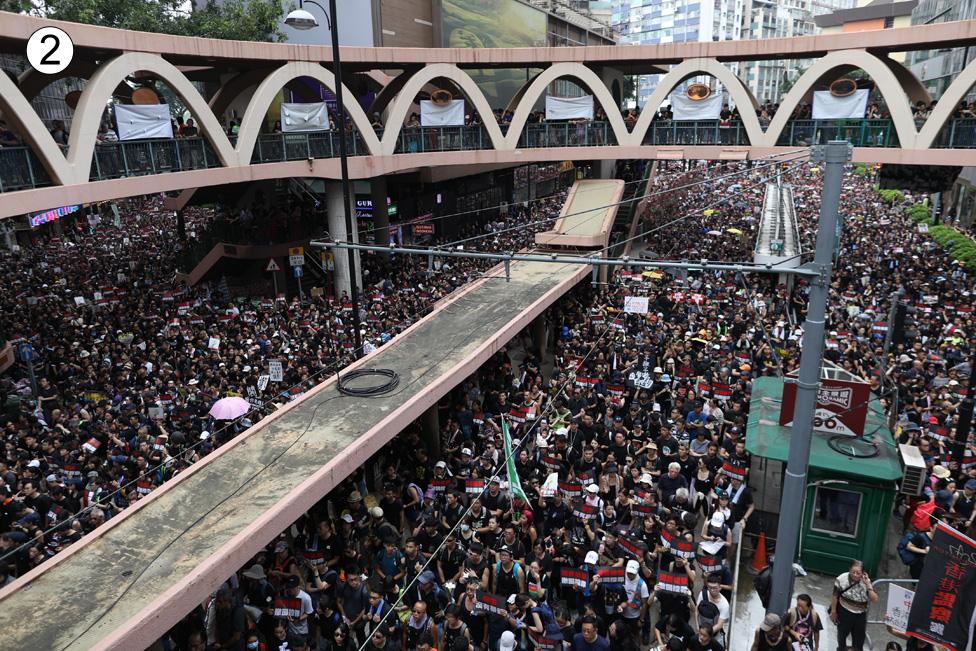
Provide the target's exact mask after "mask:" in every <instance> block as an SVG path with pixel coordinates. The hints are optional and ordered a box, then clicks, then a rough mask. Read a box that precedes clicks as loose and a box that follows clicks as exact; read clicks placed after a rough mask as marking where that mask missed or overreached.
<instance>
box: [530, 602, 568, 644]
mask: <svg viewBox="0 0 976 651" xmlns="http://www.w3.org/2000/svg"><path fill="white" fill-rule="evenodd" d="M532 612H534V613H539V618H540V619H542V626H543V628H544V629H545V636H546V639H548V640H556V641H561V640H563V631H562V629H561V628H559V624H557V623H556V616H555V615H554V614H553V612H552V607H551V606H550V605H549V604H545V603H543V604H539V605H538V606H536V607H535V608H533V609H532Z"/></svg>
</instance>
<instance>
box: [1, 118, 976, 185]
mask: <svg viewBox="0 0 976 651" xmlns="http://www.w3.org/2000/svg"><path fill="white" fill-rule="evenodd" d="M501 127H502V132H503V133H504V132H506V131H507V127H508V125H501ZM377 135H378V136H380V137H382V133H381V132H380V133H378V134H377ZM340 137H341V136H340V134H339V132H336V131H325V132H315V133H274V134H264V135H261V136H259V137H258V139H257V141H256V142H255V145H254V150H253V152H252V154H251V163H252V164H261V163H277V162H283V161H297V160H308V159H315V158H334V157H337V156H338V155H339V138H340ZM345 138H346V143H347V146H348V151H349V155H350V156H368V155H370V151H369V149H368V148H367V146H366V143H365V141H364V140H363V137H362V136H361V135H360V134H359V132H356V131H353V132H347V133H346V134H345ZM835 139H846V140H849V141H850V142H851V143H852V144H853V145H854V146H855V147H898V146H899V143H898V135H897V134H896V132H895V128H894V123H893V122H892V121H891V120H867V119H864V120H791V121H789V122H787V123H786V126H785V127H784V129H783V131H782V133H781V134H780V136H779V139H778V140H777V143H776V144H777V145H778V146H783V147H804V146H809V145H814V144H824V143H826V142H828V141H830V140H835ZM234 140H236V139H235V138H232V139H231V141H232V142H234ZM617 144H618V143H617V139H616V136H615V134H614V132H613V129H611V128H610V124H609V123H608V122H602V121H591V122H544V123H533V124H526V125H525V128H524V129H523V131H522V133H521V134H520V136H519V141H518V146H519V147H520V148H523V149H538V148H547V147H602V146H614V145H617ZM642 144H643V145H645V146H662V145H663V146H668V145H676V146H695V145H713V146H714V145H718V146H721V145H728V146H748V145H749V144H750V143H749V137H748V134H747V133H746V130H745V128H744V127H743V125H742V122H741V121H739V120H732V121H729V122H719V121H718V120H705V121H678V120H655V121H653V122H651V124H650V125H649V127H648V130H647V133H646V134H645V135H644V138H643V141H642ZM932 147H933V148H937V149H971V148H976V119H973V118H965V119H956V120H950V121H949V122H947V123H946V125H945V127H943V129H942V131H940V132H939V134H938V136H937V137H936V139H935V141H934V142H933V144H932ZM491 148H492V142H491V138H490V137H489V136H488V132H487V130H486V129H485V128H484V126H482V125H474V126H463V127H423V128H421V127H407V128H404V129H402V130H401V131H400V133H399V134H398V136H397V141H396V148H395V150H394V153H397V154H421V153H428V152H443V151H475V150H484V149H491ZM220 166H221V161H220V158H219V157H218V156H217V154H216V152H215V150H214V148H213V147H212V146H211V144H210V142H209V141H208V140H207V139H206V138H182V139H178V140H128V141H124V142H115V143H105V144H101V145H96V147H95V154H94V156H93V157H92V166H91V175H90V179H91V180H92V181H103V180H108V179H118V178H124V177H128V176H143V175H147V174H162V173H166V172H179V171H187V170H198V169H208V168H214V167H220ZM49 185H53V183H52V181H51V178H50V175H49V174H48V171H47V170H46V169H45V167H44V165H43V164H42V163H41V162H40V159H38V157H37V156H36V155H35V154H34V152H33V151H31V149H30V148H28V147H2V148H0V192H11V191H15V190H23V189H28V188H37V187H44V186H49Z"/></svg>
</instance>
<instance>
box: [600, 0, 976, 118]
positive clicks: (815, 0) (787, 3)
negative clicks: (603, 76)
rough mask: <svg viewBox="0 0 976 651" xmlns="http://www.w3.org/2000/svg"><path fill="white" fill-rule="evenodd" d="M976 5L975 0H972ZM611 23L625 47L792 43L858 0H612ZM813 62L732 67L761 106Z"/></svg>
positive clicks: (646, 90)
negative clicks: (726, 42)
mask: <svg viewBox="0 0 976 651" xmlns="http://www.w3.org/2000/svg"><path fill="white" fill-rule="evenodd" d="M973 1H976V0H973ZM611 2H612V5H611V6H612V14H611V24H612V26H613V27H615V28H616V29H617V30H618V31H619V34H620V43H621V44H629V43H640V44H646V43H650V44H653V43H680V42H685V41H724V40H738V39H768V38H792V37H795V36H807V35H810V34H816V33H817V27H816V24H815V23H814V17H815V16H817V15H819V14H822V13H829V12H832V11H835V10H838V9H850V8H851V7H853V6H854V5H855V0H611ZM807 63H808V62H803V61H789V60H782V59H777V60H772V61H754V62H749V63H741V64H732V65H731V66H730V67H731V68H732V71H733V72H734V73H736V74H738V75H739V76H740V78H741V79H742V80H743V81H744V82H745V83H746V85H747V86H748V87H749V88H750V89H751V90H752V92H753V93H754V94H755V96H756V97H757V99H759V100H760V101H762V100H764V99H767V98H768V99H770V100H771V101H776V100H778V99H779V96H780V88H781V86H782V84H783V83H784V82H785V81H787V80H790V79H793V78H795V77H796V76H797V75H798V74H799V73H800V71H801V70H802V69H803V68H804V67H805V66H806V64H807ZM657 82H658V77H656V76H647V77H642V78H641V81H640V83H639V89H638V104H639V105H643V103H644V102H646V101H647V99H648V98H649V97H650V95H651V93H652V92H654V88H655V87H656V86H657Z"/></svg>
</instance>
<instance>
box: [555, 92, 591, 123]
mask: <svg viewBox="0 0 976 651" xmlns="http://www.w3.org/2000/svg"><path fill="white" fill-rule="evenodd" d="M592 119H593V96H592V95H583V96H582V97H549V96H546V120H592Z"/></svg>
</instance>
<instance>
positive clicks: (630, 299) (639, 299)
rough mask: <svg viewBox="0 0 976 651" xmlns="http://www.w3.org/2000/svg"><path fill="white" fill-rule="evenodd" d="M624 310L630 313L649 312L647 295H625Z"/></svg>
mask: <svg viewBox="0 0 976 651" xmlns="http://www.w3.org/2000/svg"><path fill="white" fill-rule="evenodd" d="M624 312H627V313H629V314H647V297H646V296H624Z"/></svg>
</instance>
